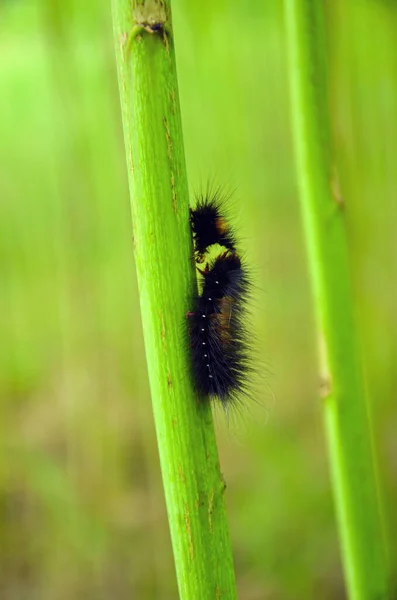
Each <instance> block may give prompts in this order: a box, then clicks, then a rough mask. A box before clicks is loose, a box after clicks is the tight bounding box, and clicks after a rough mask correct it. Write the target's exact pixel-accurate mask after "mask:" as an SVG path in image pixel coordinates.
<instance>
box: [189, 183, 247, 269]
mask: <svg viewBox="0 0 397 600" xmlns="http://www.w3.org/2000/svg"><path fill="white" fill-rule="evenodd" d="M222 209H223V202H222V200H221V197H220V190H217V191H215V192H214V193H213V194H211V193H210V191H208V192H207V194H206V195H205V196H201V197H199V199H198V202H197V204H196V208H195V209H190V227H191V230H192V235H193V241H194V252H195V258H196V262H199V263H201V262H204V260H205V254H206V252H207V250H208V248H209V246H213V245H214V244H219V245H220V246H223V247H224V248H227V249H229V250H235V245H236V240H235V235H234V233H233V232H232V230H231V228H230V226H229V224H228V221H227V219H226V218H225V216H224V214H223V210H222Z"/></svg>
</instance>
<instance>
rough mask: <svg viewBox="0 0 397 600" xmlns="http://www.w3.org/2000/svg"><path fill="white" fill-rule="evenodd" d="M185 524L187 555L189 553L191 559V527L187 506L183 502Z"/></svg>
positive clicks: (192, 555) (192, 554)
mask: <svg viewBox="0 0 397 600" xmlns="http://www.w3.org/2000/svg"><path fill="white" fill-rule="evenodd" d="M185 525H186V532H187V537H188V540H189V555H190V560H193V558H194V546H193V538H192V527H191V525H190V515H189V507H188V505H187V504H185Z"/></svg>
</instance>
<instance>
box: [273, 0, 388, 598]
mask: <svg viewBox="0 0 397 600" xmlns="http://www.w3.org/2000/svg"><path fill="white" fill-rule="evenodd" d="M284 6H285V14H286V25H287V36H288V43H289V78H290V87H291V105H292V116H293V127H294V142H295V151H296V161H297V171H298V180H299V186H300V199H301V206H302V213H303V219H304V226H305V236H306V243H307V249H308V258H309V265H310V270H311V276H312V282H313V292H314V299H315V307H316V313H317V326H318V332H319V340H320V347H321V356H322V363H323V364H322V374H321V376H322V391H323V394H322V395H323V399H324V413H325V423H326V432H327V434H328V435H327V437H328V446H329V455H330V462H331V474H332V479H333V490H334V496H335V501H336V509H337V517H338V524H339V534H340V539H341V545H342V555H343V564H344V570H345V577H346V582H347V587H348V591H349V597H350V598H352V599H354V600H359V599H360V600H361V599H368V600H375V599H378V598H379V599H381V598H382V599H383V598H388V595H387V594H388V584H389V580H388V567H387V560H386V549H385V542H384V535H383V531H382V522H381V517H380V507H379V498H378V490H377V481H376V469H375V461H374V456H373V448H372V443H371V429H370V420H369V416H368V408H367V399H366V390H365V384H364V380H363V373H362V364H361V357H360V349H359V342H358V333H357V328H356V324H355V318H354V307H353V301H352V293H351V281H350V272H349V271H350V269H349V256H348V247H347V239H346V230H345V218H346V212H345V207H344V203H343V200H342V199H341V198H340V197H339V196H338V194H337V193H333V175H332V161H331V149H330V126H329V115H328V99H327V87H326V61H325V28H324V14H323V3H322V2H314V1H313V0H285V3H284Z"/></svg>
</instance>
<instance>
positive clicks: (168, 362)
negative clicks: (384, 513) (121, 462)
mask: <svg viewBox="0 0 397 600" xmlns="http://www.w3.org/2000/svg"><path fill="white" fill-rule="evenodd" d="M113 17H114V34H115V42H116V57H117V65H118V75H119V86H120V96H121V106H122V114H123V125H124V137H125V147H126V155H127V165H128V175H129V183H130V195H131V207H132V222H133V233H134V247H135V260H136V267H137V273H138V283H139V291H140V301H141V314H142V323H143V330H144V337H145V345H146V357H147V363H148V369H149V380H150V387H151V394H152V402H153V410H154V417H155V424H156V431H157V439H158V447H159V453H160V460H161V469H162V476H163V482H164V489H165V495H166V502H167V510H168V518H169V525H170V529H171V537H172V543H173V549H174V557H175V565H176V571H177V577H178V584H179V591H180V595H181V597H182V598H192V599H193V598H194V599H196V598H218V597H225V598H233V597H235V582H234V570H233V561H232V555H231V549H230V542H229V532H228V526H227V521H226V513H225V506H224V497H223V492H224V487H225V486H224V482H223V480H222V477H221V474H220V471H219V462H218V455H217V448H216V442H215V436H214V430H213V423H212V415H211V408H210V406H209V404H208V403H200V402H198V400H197V398H196V397H195V394H194V391H193V388H192V383H191V380H190V377H189V365H188V352H187V343H186V341H184V339H183V334H182V332H183V328H184V327H186V316H185V315H186V312H187V310H188V308H189V306H188V301H189V298H190V297H191V296H192V293H193V291H194V286H195V285H196V283H195V278H194V269H193V267H192V262H191V256H192V247H191V237H190V232H189V205H188V185H187V177H186V168H185V157H184V148H183V139H182V127H181V118H180V110H179V99H178V88H177V76H176V68H175V56H174V40H173V32H172V22H171V9H170V2H169V1H166V2H161V3H156V2H149V1H148V2H137V1H134V2H132V4H131V2H130V1H129V0H113Z"/></svg>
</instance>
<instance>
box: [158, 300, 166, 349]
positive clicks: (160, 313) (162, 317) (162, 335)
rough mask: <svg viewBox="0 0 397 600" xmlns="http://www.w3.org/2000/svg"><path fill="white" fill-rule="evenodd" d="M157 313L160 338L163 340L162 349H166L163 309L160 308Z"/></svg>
mask: <svg viewBox="0 0 397 600" xmlns="http://www.w3.org/2000/svg"><path fill="white" fill-rule="evenodd" d="M159 315H160V321H161V339H162V340H163V348H164V350H166V348H167V342H166V331H165V323H164V316H163V311H161V310H160V311H159Z"/></svg>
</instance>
